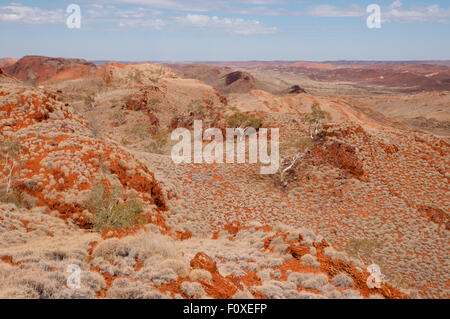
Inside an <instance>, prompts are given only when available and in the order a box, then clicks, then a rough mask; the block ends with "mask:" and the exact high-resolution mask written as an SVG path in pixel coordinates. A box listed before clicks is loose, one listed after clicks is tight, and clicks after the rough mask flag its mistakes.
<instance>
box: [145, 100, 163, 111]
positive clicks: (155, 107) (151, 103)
mask: <svg viewBox="0 0 450 319" xmlns="http://www.w3.org/2000/svg"><path fill="white" fill-rule="evenodd" d="M160 103H161V100H160V99H158V98H151V99H150V100H148V103H147V105H148V108H149V109H150V110H151V111H153V112H157V111H158V105H159V104H160Z"/></svg>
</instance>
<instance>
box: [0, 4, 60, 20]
mask: <svg viewBox="0 0 450 319" xmlns="http://www.w3.org/2000/svg"><path fill="white" fill-rule="evenodd" d="M0 21H6V22H20V23H26V24H44V23H63V22H64V12H63V10H62V9H61V10H44V9H41V8H38V7H27V6H23V5H20V4H15V3H12V4H10V5H7V6H0Z"/></svg>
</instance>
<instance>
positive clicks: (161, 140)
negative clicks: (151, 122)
mask: <svg viewBox="0 0 450 319" xmlns="http://www.w3.org/2000/svg"><path fill="white" fill-rule="evenodd" d="M168 140H169V135H168V133H167V132H166V131H162V132H159V133H158V134H155V135H153V136H152V139H151V141H150V143H148V144H147V145H146V151H148V152H150V153H156V154H162V153H163V150H164V147H165V146H166V145H167V142H168Z"/></svg>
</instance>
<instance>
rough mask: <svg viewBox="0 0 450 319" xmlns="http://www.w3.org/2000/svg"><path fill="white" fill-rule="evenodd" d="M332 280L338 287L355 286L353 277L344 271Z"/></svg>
mask: <svg viewBox="0 0 450 319" xmlns="http://www.w3.org/2000/svg"><path fill="white" fill-rule="evenodd" d="M332 281H333V284H334V285H335V286H337V287H344V288H349V287H353V279H352V278H350V277H349V276H348V275H346V274H344V273H341V274H338V275H336V276H334V277H333V280H332Z"/></svg>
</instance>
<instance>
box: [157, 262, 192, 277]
mask: <svg viewBox="0 0 450 319" xmlns="http://www.w3.org/2000/svg"><path fill="white" fill-rule="evenodd" d="M158 268H159V269H165V268H170V269H172V270H173V271H174V272H175V273H176V274H177V275H178V276H179V277H187V276H188V273H189V272H188V267H187V266H186V264H185V263H184V262H182V261H181V260H179V259H166V260H164V261H163V262H161V263H160V264H159V265H158Z"/></svg>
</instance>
